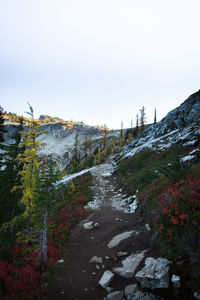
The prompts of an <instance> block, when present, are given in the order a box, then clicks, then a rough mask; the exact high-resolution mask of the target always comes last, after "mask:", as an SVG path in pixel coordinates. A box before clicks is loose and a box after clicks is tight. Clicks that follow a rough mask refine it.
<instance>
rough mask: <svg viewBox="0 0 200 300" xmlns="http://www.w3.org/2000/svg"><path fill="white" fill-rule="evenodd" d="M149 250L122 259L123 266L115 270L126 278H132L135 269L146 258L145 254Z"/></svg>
mask: <svg viewBox="0 0 200 300" xmlns="http://www.w3.org/2000/svg"><path fill="white" fill-rule="evenodd" d="M146 251H147V250H145V251H142V252H140V253H138V254H131V255H129V256H128V257H127V258H126V259H124V260H123V261H122V267H118V268H114V269H113V271H114V272H115V273H117V274H118V275H120V276H122V277H125V278H132V277H133V275H134V273H135V270H136V269H137V267H138V266H139V264H140V263H141V262H142V260H143V259H144V254H145V252H146Z"/></svg>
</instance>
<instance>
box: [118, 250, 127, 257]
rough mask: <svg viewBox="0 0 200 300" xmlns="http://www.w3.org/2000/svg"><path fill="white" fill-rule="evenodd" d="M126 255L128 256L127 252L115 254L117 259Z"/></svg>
mask: <svg viewBox="0 0 200 300" xmlns="http://www.w3.org/2000/svg"><path fill="white" fill-rule="evenodd" d="M126 255H128V252H123V251H121V252H118V253H117V257H122V256H126Z"/></svg>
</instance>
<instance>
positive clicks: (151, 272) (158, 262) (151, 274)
mask: <svg viewBox="0 0 200 300" xmlns="http://www.w3.org/2000/svg"><path fill="white" fill-rule="evenodd" d="M170 263H171V262H170V261H169V260H168V259H166V258H161V257H160V258H157V259H155V258H152V257H148V258H146V261H145V267H144V268H143V269H142V270H140V271H139V272H137V273H136V275H135V278H136V279H137V280H138V281H139V282H140V284H141V287H142V288H150V289H158V288H168V287H169V264H170Z"/></svg>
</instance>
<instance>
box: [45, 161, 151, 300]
mask: <svg viewBox="0 0 200 300" xmlns="http://www.w3.org/2000/svg"><path fill="white" fill-rule="evenodd" d="M112 164H113V162H112V161H107V164H105V168H103V167H101V169H99V170H97V171H96V173H95V172H94V173H93V176H94V194H95V198H96V199H97V198H98V201H100V202H99V203H100V205H99V209H98V210H95V211H94V212H93V213H91V214H90V215H89V216H88V217H87V218H86V219H85V220H83V221H82V222H81V223H80V224H78V225H77V226H76V227H75V228H74V229H73V230H72V233H71V236H70V239H69V241H68V243H67V245H66V251H65V253H64V255H63V257H62V258H63V259H64V263H62V264H60V265H59V267H58V272H57V273H56V277H55V279H54V282H53V284H52V286H51V291H50V296H49V298H50V299H52V300H60V299H67V300H90V299H91V300H94V299H95V300H100V299H101V300H102V299H103V298H104V297H106V295H107V294H108V292H107V291H106V290H105V289H103V288H102V287H101V286H99V285H98V281H99V280H100V278H101V277H102V275H103V273H104V272H105V271H106V270H110V271H112V268H113V267H115V266H119V265H120V261H121V260H122V259H124V258H125V257H120V258H118V257H117V253H118V252H119V251H125V252H128V253H129V254H131V253H134V254H135V253H137V252H141V251H142V250H148V252H147V255H148V256H151V255H154V256H156V254H155V253H152V249H150V246H149V239H150V236H151V232H150V231H148V230H147V229H146V227H145V220H144V219H143V217H142V216H141V215H139V214H138V213H137V212H135V213H125V212H123V211H119V210H118V209H116V208H114V207H112V206H111V202H112V199H113V197H116V194H117V193H119V190H120V187H119V186H118V184H117V181H116V178H115V177H114V175H110V176H107V175H108V174H107V175H106V176H105V172H107V171H109V170H110V169H109V168H111V167H112ZM103 173H104V174H103ZM108 173H109V172H108ZM120 191H121V190H120ZM89 221H93V222H94V223H96V222H98V223H99V226H98V227H97V228H94V229H91V230H85V229H84V228H83V224H84V223H86V222H89ZM130 230H135V231H137V232H139V234H133V235H132V236H131V237H130V238H128V239H126V240H123V241H122V242H121V243H120V244H119V245H118V246H116V247H114V248H112V249H109V248H108V246H107V245H108V243H109V241H110V240H111V239H112V238H113V237H114V236H116V235H117V234H119V233H123V232H125V231H130ZM93 256H98V257H101V258H102V259H103V264H102V265H100V264H99V266H100V267H101V268H100V270H97V269H96V265H97V264H95V263H89V261H90V259H91V258H92V257H93ZM139 268H140V269H141V266H140V267H139ZM131 283H135V279H134V278H133V279H124V278H122V277H120V276H118V275H116V274H115V276H114V279H113V281H112V282H111V284H110V286H111V287H112V288H113V289H114V290H124V288H125V286H127V285H128V284H131Z"/></svg>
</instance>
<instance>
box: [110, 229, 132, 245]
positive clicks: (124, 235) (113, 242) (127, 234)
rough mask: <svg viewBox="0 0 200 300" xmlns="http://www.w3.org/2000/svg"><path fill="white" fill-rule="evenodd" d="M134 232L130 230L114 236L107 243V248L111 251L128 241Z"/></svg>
mask: <svg viewBox="0 0 200 300" xmlns="http://www.w3.org/2000/svg"><path fill="white" fill-rule="evenodd" d="M134 232H135V230H131V231H126V232H123V233H120V234H118V235H116V236H114V238H113V239H112V240H111V241H110V242H109V243H108V248H109V249H111V248H114V247H116V246H117V245H119V243H120V242H121V241H123V240H125V239H128V238H129V237H130V236H131V235H132V234H133V233H134Z"/></svg>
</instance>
